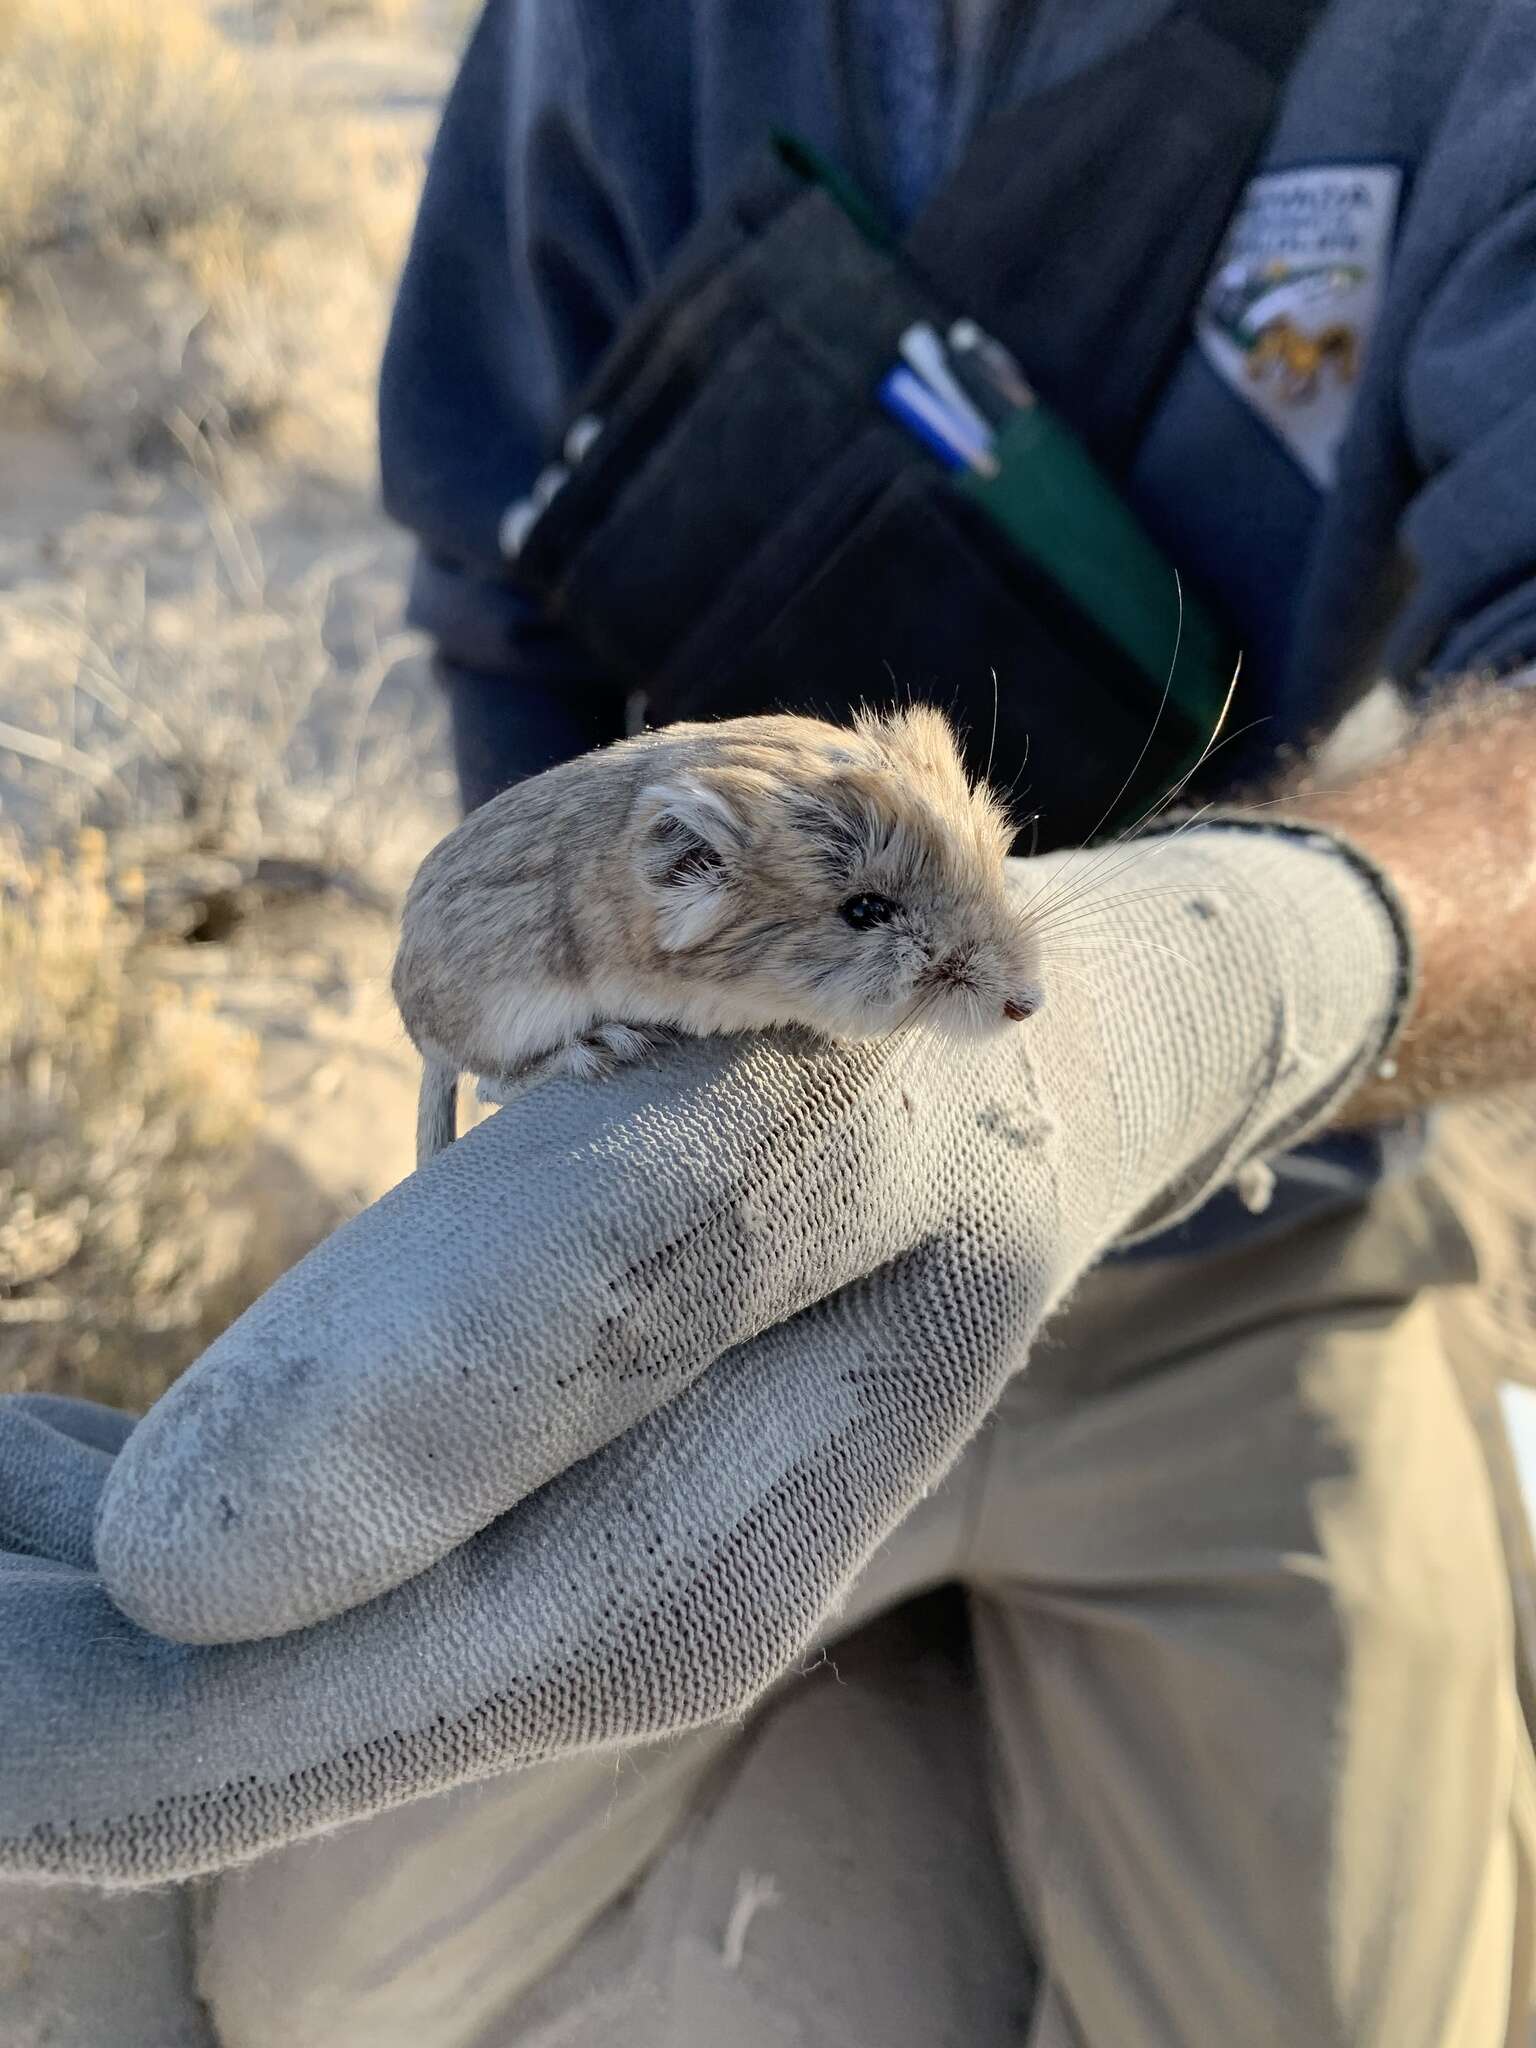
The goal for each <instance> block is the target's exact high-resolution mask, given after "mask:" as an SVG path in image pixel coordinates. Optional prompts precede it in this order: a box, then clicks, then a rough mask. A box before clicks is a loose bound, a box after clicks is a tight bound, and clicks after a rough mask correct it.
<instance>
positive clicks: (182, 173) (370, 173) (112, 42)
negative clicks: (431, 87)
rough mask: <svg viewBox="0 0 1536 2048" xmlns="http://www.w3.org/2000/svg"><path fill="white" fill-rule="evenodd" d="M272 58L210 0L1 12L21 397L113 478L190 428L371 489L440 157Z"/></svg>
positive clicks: (4, 200) (2, 222) (99, 0)
mask: <svg viewBox="0 0 1536 2048" xmlns="http://www.w3.org/2000/svg"><path fill="white" fill-rule="evenodd" d="M273 55H274V53H272V52H270V51H268V52H265V53H264V52H262V51H260V50H255V49H251V48H249V47H247V48H245V49H241V48H238V47H236V46H235V45H234V44H233V43H231V42H229V41H227V40H225V38H223V37H222V36H221V35H220V34H219V32H218V30H217V29H216V28H215V27H214V26H212V25H211V23H210V21H209V20H208V19H207V18H206V17H205V15H204V14H203V13H202V11H201V10H200V9H199V8H198V7H197V6H196V5H195V4H193V0H165V4H157V5H156V6H155V7H153V8H150V7H146V6H144V5H143V4H142V0H0V160H3V161H4V163H5V166H6V174H5V179H4V181H3V183H0V392H4V393H5V394H6V395H7V396H8V397H9V399H10V401H11V402H12V404H13V405H16V404H20V405H22V406H23V407H30V408H31V409H32V410H34V411H41V413H42V415H43V416H44V417H45V418H47V419H49V420H52V421H53V422H55V423H56V424H59V425H63V426H65V427H68V428H70V429H71V430H73V431H78V432H80V433H81V434H82V435H83V436H84V437H85V439H86V441H87V444H88V445H89V447H90V448H91V452H92V453H93V455H94V456H96V457H97V458H98V459H99V460H101V461H102V462H103V463H104V464H106V465H107V466H108V467H116V466H118V465H120V464H123V463H125V462H127V463H133V462H141V461H143V460H145V459H146V457H148V456H151V455H164V454H165V453H166V452H167V439H166V433H165V424H164V423H165V421H166V420H167V418H168V417H170V416H171V415H173V414H179V415H181V416H183V417H184V418H185V419H188V420H190V421H191V422H193V423H194V425H195V426H196V428H197V429H198V430H199V431H200V432H202V433H204V434H205V435H207V436H208V437H209V438H211V439H216V440H218V441H219V442H220V443H221V444H223V445H226V446H253V447H254V448H256V449H257V450H258V451H259V452H261V453H263V454H266V455H276V456H282V457H287V458H291V459H292V460H293V461H295V462H298V463H302V464H305V465H308V466H313V467H315V468H317V469H319V470H323V471H325V472H327V473H341V474H343V475H345V477H346V478H347V480H348V481H351V482H359V483H360V482H364V481H366V480H368V479H369V478H370V477H371V468H372V424H373V421H372V387H373V379H374V371H375V367H376V363H377V359H378V354H379V351H380V348H381V346H382V341H383V333H384V324H385V319H386V315H387V307H388V298H389V286H390V282H391V280H392V278H393V276H394V274H395V271H396V270H397V268H398V265H399V262H400V258H401V255H402V252H403V248H404V244H405V239H406V235H407V233H408V231H409V223H410V220H411V217H412V214H413V212H414V207H415V200H416V194H417V191H418V188H419V183H420V169H421V167H420V163H419V161H418V156H419V152H417V151H416V150H415V149H413V148H412V147H411V146H410V145H409V144H408V143H407V142H406V141H405V140H403V139H402V138H401V137H400V135H399V134H397V133H396V134H392V133H390V132H388V130H387V128H380V127H379V126H378V125H377V124H375V123H372V122H370V121H367V120H364V119H359V118H357V117H355V116H352V115H349V114H346V113H344V112H342V111H341V110H339V109H338V110H332V109H329V108H326V107H323V106H320V105H318V104H309V105H306V104H304V103H301V100H300V99H298V98H296V97H295V95H294V92H293V88H292V81H291V80H285V81H284V82H283V83H282V84H281V85H279V84H278V83H277V82H276V80H275V79H274V78H273V77H272V76H271V75H270V74H271V72H272V65H271V63H270V62H269V61H267V60H270V59H272V58H273ZM281 70H282V66H281V65H279V66H278V72H279V74H281Z"/></svg>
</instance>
